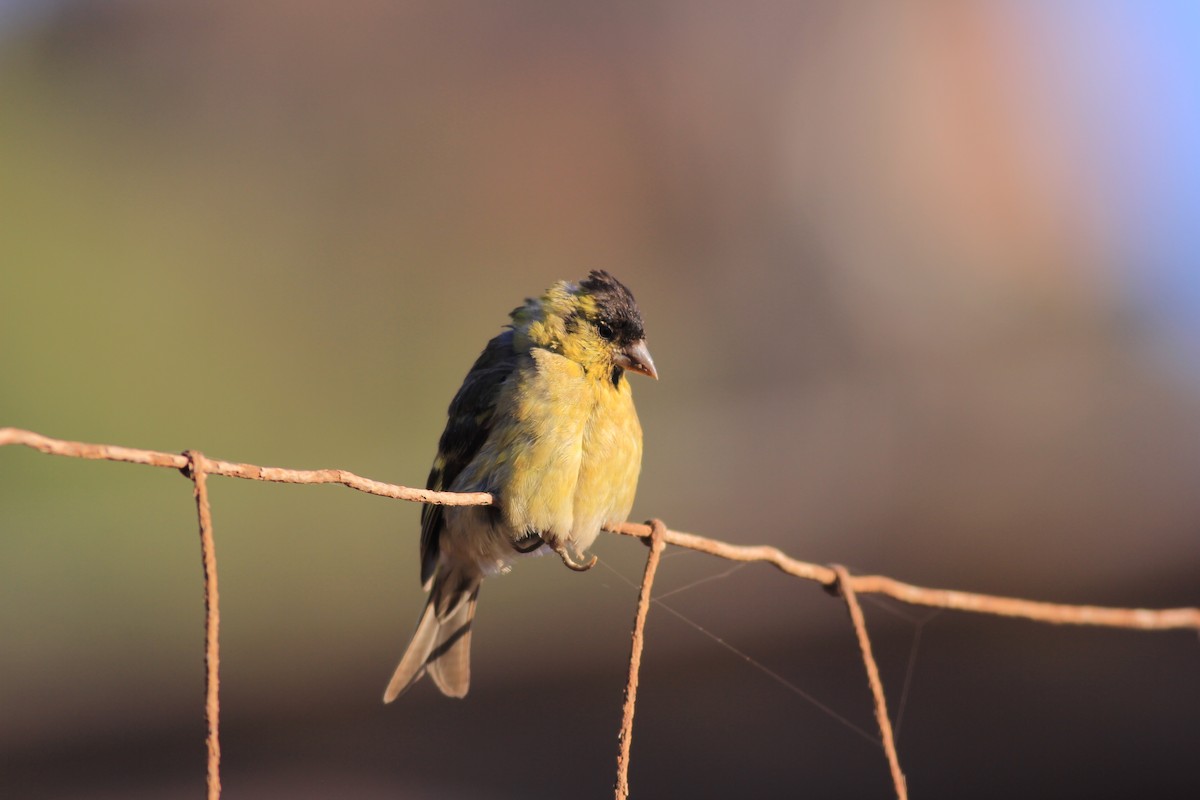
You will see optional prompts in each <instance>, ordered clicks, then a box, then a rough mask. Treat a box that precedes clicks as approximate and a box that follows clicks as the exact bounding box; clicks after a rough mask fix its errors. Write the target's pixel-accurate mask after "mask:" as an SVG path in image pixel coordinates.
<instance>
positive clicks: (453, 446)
mask: <svg viewBox="0 0 1200 800" xmlns="http://www.w3.org/2000/svg"><path fill="white" fill-rule="evenodd" d="M516 364H517V354H516V353H515V352H514V351H513V332H512V331H511V330H506V331H504V332H503V333H501V334H500V335H499V336H497V337H496V338H494V339H492V340H491V341H490V342H488V344H487V347H485V348H484V349H483V352H482V353H481V354H480V355H479V358H478V359H476V361H475V365H474V366H473V367H471V371H470V372H468V373H467V377H466V378H465V379H464V380H463V384H462V386H460V387H459V389H458V394H456V395H454V399H453V400H452V401H450V410H449V412H448V414H449V417H450V419H449V421H448V422H447V423H446V430H444V431H443V432H442V439H441V441H440V442H438V454H437V458H436V459H434V462H433V469H432V470H430V471H429V480H428V481H426V483H425V488H427V489H433V490H435V491H443V490H445V489H448V488H449V487H450V486H452V485H453V484H454V479H455V478H457V477H458V474H459V473H460V472H462V471H463V468H464V467H466V466H467V464H470V463H471V459H473V458H475V456H476V454H478V453H479V450H480V448H482V447H483V443H484V442H486V441H487V438H488V435H489V434H490V433H491V431H492V424H493V422H494V419H495V411H496V399H497V398H498V397H499V396H500V387H501V386H502V385H503V384H504V381H505V379H506V378H508V376H509V375H510V374H512V371H513V369H514V368H515V367H516ZM443 509H444V506H437V505H428V504H427V505H425V506H424V507H423V508H422V509H421V583H422V584H425V585H428V583H429V580H430V579H431V578H432V577H433V573H434V570H435V569H437V560H438V539H439V538H440V536H441V534H442V527H443V522H442V516H443V513H442V512H443Z"/></svg>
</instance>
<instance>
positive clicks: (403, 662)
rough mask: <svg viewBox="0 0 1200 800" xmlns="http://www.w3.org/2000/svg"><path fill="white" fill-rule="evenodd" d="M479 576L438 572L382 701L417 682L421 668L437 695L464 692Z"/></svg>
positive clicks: (455, 694) (464, 693) (453, 695)
mask: <svg viewBox="0 0 1200 800" xmlns="http://www.w3.org/2000/svg"><path fill="white" fill-rule="evenodd" d="M480 583H481V578H480V577H479V576H475V575H469V576H468V575H462V574H456V573H449V574H447V573H445V572H439V573H438V575H437V576H436V577H435V578H434V580H433V587H432V590H431V591H430V593H429V601H428V602H427V603H426V604H425V611H424V612H423V613H422V614H421V619H420V621H419V622H418V623H417V630H416V632H415V633H414V634H413V637H412V641H411V642H409V644H408V649H407V650H406V651H405V653H404V657H403V658H402V659H400V664H399V665H398V666H397V667H396V671H395V673H393V675H392V679H391V681H389V682H388V686H387V690H386V691H385V692H384V693H383V702H385V703H390V702H392V701H393V700H395V699H396V698H397V697H399V696H400V695H401V694H403V693H404V692H405V691H406V690H407V689H408V688H409V687H410V686H412V685H413V684H414V683H416V682H417V681H419V680H420V679H421V678H422V676H424V675H425V673H426V671H428V672H429V676H430V677H431V678H433V682H434V683H435V684H437V687H438V689H440V690H441V691H442V694H444V695H446V696H448V697H464V696H465V695H466V694H467V688H468V686H469V684H470V681H471V624H472V622H473V620H474V618H475V604H476V601H477V599H478V597H479V586H480Z"/></svg>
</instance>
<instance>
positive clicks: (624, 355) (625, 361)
mask: <svg viewBox="0 0 1200 800" xmlns="http://www.w3.org/2000/svg"><path fill="white" fill-rule="evenodd" d="M616 362H617V363H618V364H620V365H621V366H622V367H624V368H625V369H627V370H629V371H630V372H638V373H641V374H642V375H649V376H650V377H651V378H654V380H658V370H656V369H655V368H654V359H653V358H651V357H650V351H649V350H648V349H646V340H645V339H638V340H637V341H636V342H634V343H633V344H631V345H628V346H627V347H626V348H625V349H624V350H621V351H620V352H619V353H617V358H616Z"/></svg>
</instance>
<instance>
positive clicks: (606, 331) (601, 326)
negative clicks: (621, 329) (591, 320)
mask: <svg viewBox="0 0 1200 800" xmlns="http://www.w3.org/2000/svg"><path fill="white" fill-rule="evenodd" d="M596 331H597V332H599V334H600V335H601V336H603V337H604V338H605V339H608V340H610V341H611V340H612V338H613V335H614V334H613V329H612V326H611V325H609V324H608V323H607V322H605V321H603V320H601V321H600V322H598V323H596Z"/></svg>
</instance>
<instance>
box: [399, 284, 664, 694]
mask: <svg viewBox="0 0 1200 800" xmlns="http://www.w3.org/2000/svg"><path fill="white" fill-rule="evenodd" d="M510 316H511V317H512V324H511V325H509V326H508V327H507V329H506V330H505V331H504V332H502V333H501V334H500V335H499V336H497V337H496V338H494V339H492V340H491V341H490V342H488V345H487V347H486V348H485V349H484V351H483V353H482V355H480V356H479V358H478V360H476V362H475V365H474V366H473V367H471V371H470V372H468V373H467V377H466V379H465V380H464V381H463V384H462V386H461V387H460V388H459V390H458V394H456V395H455V396H454V400H453V401H451V403H450V409H449V412H448V414H449V417H450V419H449V421H448V422H447V423H446V430H445V431H444V432H443V433H442V438H441V441H440V442H439V445H438V454H437V458H436V459H434V462H433V469H432V470H431V471H430V473H429V480H428V482H427V484H426V486H427V488H429V489H436V490H446V491H452V492H491V493H492V496H493V498H494V501H495V502H494V504H493V505H491V506H449V507H447V506H438V505H426V506H424V508H422V510H421V581H422V583H423V584H424V587H425V590H426V591H428V592H429V601H428V602H427V603H426V605H425V611H424V613H423V614H422V615H421V619H420V621H419V622H418V623H417V630H416V633H414V634H413V637H412V641H411V642H409V645H408V649H407V651H406V652H405V653H404V657H403V658H402V659H401V660H400V665H399V666H398V667H396V672H395V674H394V675H392V680H391V682H389V683H388V687H387V690H386V691H385V692H384V695H383V701H384V702H385V703H390V702H391V701H393V700H395V699H396V698H397V697H399V696H400V694H402V693H403V692H404V691H405V690H406V689H408V687H410V686H412V685H413V684H414V683H416V682H417V681H418V680H420V678H421V676H423V675H424V674H425V673H426V672H428V673H429V675H430V676H431V677H432V678H433V682H434V683H435V684H437V687H438V688H439V689H441V691H442V693H443V694H445V695H447V696H449V697H463V696H464V695H466V693H467V688H468V685H469V683H470V679H471V665H470V646H471V624H472V620H473V618H474V616H475V602H476V600H477V599H478V597H479V586H480V584H481V583H482V582H483V579H484V578H485V577H486V576H488V575H494V574H496V573H502V572H506V571H508V569H509V566H510V563H511V562H512V560H513V559H514V558H515V557H516V556H517V555H518V554H523V553H534V552H537V553H545V552H554V553H557V554H558V555H559V557H561V558H562V560H563V563H565V564H566V565H567V566H568V567H571V568H572V569H575V570H579V571H583V570H587V569H590V568H591V567H592V566H593V565H594V564H595V563H596V557H595V556H593V557H592V558H591V560H590V561H588V562H587V563H586V564H581V563H579V561H578V560H577V559H578V558H580V557H581V556H580V554H581V553H582V552H583V551H585V550H587V549H588V547H590V546H591V544H592V542H594V541H595V540H596V536H597V535H598V534H599V533H600V529H601V528H604V527H610V526H613V525H617V524H620V523H622V522H624V521H625V520H626V518H627V517H628V516H629V510H630V508H631V507H632V506H633V496H634V493H635V492H636V491H637V481H638V473H639V472H640V471H641V464H642V427H641V424H640V423H639V422H638V417H637V411H636V410H634V407H633V394H632V392H631V391H630V388H629V381H628V380H627V379H626V374H625V373H626V372H627V371H628V372H638V373H641V374H643V375H649V376H650V377H651V378H655V379H657V378H658V372H657V371H656V370H655V368H654V361H653V360H652V359H651V358H650V351H649V350H647V349H646V338H645V332H644V330H643V326H642V315H641V312H640V311H639V310H638V307H637V303H636V302H635V301H634V299H633V294H632V293H631V292H630V291H629V290H628V289H626V288H625V286H623V285H622V284H621V282H620V281H618V280H617V279H616V278H614V277H613V276H612V275H610V274H608V273H607V272H604V271H600V270H597V271H593V272H591V273H590V274H589V275H588V277H587V279H586V280H583V281H580V282H578V283H570V282H567V281H563V282H560V283H556V284H555V285H554V286H552V287H550V289H548V290H547V291H546V293H545V294H544V295H542V297H541V298H539V299H537V300H534V299H528V300H526V301H525V304H524V305H523V306H520V307H519V308H516V309H514V310H513V312H512V313H511V314H510Z"/></svg>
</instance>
